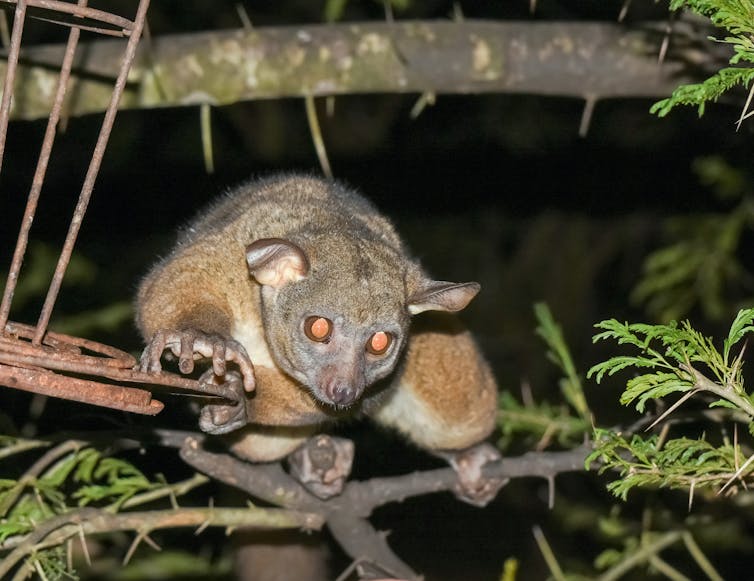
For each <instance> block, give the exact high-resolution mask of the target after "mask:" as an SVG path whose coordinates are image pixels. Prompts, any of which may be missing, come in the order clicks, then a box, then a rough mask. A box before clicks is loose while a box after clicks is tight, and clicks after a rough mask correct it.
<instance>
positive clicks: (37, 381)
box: [0, 363, 164, 415]
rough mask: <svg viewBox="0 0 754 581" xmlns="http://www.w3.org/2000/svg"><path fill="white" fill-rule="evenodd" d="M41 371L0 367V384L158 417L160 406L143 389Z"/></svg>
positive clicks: (0, 365)
mask: <svg viewBox="0 0 754 581" xmlns="http://www.w3.org/2000/svg"><path fill="white" fill-rule="evenodd" d="M62 378H63V376H60V375H57V374H55V373H53V372H51V371H47V370H45V369H35V368H28V367H17V366H8V365H3V364H1V363H0V382H1V383H3V384H4V385H7V386H8V387H12V388H15V389H22V390H24V391H30V392H33V393H41V394H42V395H49V396H52V397H58V398H64V399H70V400H73V401H79V402H82V403H89V404H94V405H97V406H102V407H107V408H112V409H119V410H125V411H129V412H135V413H140V414H147V415H155V414H158V413H159V412H160V411H161V410H162V408H163V407H164V405H163V404H162V402H159V401H157V400H154V399H152V394H151V393H150V392H148V391H145V390H143V389H136V388H132V387H123V386H112V385H107V384H104V383H99V382H96V381H89V380H86V379H78V378H76V377H65V378H64V379H65V381H60V380H61V379H62Z"/></svg>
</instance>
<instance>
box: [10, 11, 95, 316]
mask: <svg viewBox="0 0 754 581" xmlns="http://www.w3.org/2000/svg"><path fill="white" fill-rule="evenodd" d="M86 2H87V0H79V6H82V7H85V6H86ZM80 35H81V31H80V30H79V29H78V28H71V31H70V33H69V34H68V44H67V45H66V47H65V56H64V57H63V64H62V65H61V67H60V77H59V79H58V86H57V89H56V92H55V100H54V101H53V105H52V110H51V111H50V117H49V119H48V121H47V128H46V129H45V136H44V140H43V141H42V148H41V150H40V152H39V159H38V160H37V168H36V170H35V172H34V179H33V180H32V183H31V191H30V192H29V197H28V199H27V201H26V210H25V211H24V217H23V220H22V222H21V230H20V232H19V233H18V238H17V240H16V249H15V251H14V252H13V260H12V262H11V267H10V271H9V272H8V278H7V280H6V283H5V290H4V291H3V299H2V303H0V329H4V328H5V324H6V323H7V322H8V317H9V316H10V308H11V303H12V302H13V295H14V294H15V292H16V284H17V283H18V274H19V272H20V271H21V265H22V264H23V262H24V255H25V254H26V247H27V245H28V243H29V231H30V230H31V225H32V223H33V222H34V214H35V213H36V211H37V204H38V203H39V196H40V194H41V192H42V184H43V183H44V179H45V175H46V173H47V165H48V163H49V161H50V154H51V153H52V146H53V143H54V141H55V133H56V130H57V125H58V121H59V120H60V111H61V110H62V108H63V100H64V99H65V94H66V89H67V86H68V79H69V77H70V76H71V67H72V66H73V57H74V55H75V53H76V46H77V45H78V42H79V36H80Z"/></svg>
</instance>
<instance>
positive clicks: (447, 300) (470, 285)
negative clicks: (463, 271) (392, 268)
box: [407, 280, 481, 315]
mask: <svg viewBox="0 0 754 581" xmlns="http://www.w3.org/2000/svg"><path fill="white" fill-rule="evenodd" d="M480 288H481V287H480V286H479V283H477V282H445V281H441V280H428V281H425V282H424V284H423V286H422V288H421V289H419V290H418V291H416V292H415V293H414V294H412V295H411V296H410V297H409V299H408V302H407V305H408V312H409V313H411V314H412V315H416V314H418V313H423V312H424V311H447V312H451V313H452V312H455V311H460V310H461V309H464V308H465V307H466V305H468V304H469V302H470V301H471V299H473V298H474V297H475V296H476V294H477V293H478V292H479V289H480Z"/></svg>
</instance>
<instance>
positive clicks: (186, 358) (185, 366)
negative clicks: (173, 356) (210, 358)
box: [178, 333, 194, 374]
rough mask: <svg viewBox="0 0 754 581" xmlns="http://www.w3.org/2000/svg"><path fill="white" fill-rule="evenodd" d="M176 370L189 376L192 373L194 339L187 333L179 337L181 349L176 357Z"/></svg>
mask: <svg viewBox="0 0 754 581" xmlns="http://www.w3.org/2000/svg"><path fill="white" fill-rule="evenodd" d="M178 369H180V370H181V373H185V374H189V373H191V372H192V371H194V337H192V336H191V335H189V334H188V333H183V334H182V335H181V349H180V353H179V355H178Z"/></svg>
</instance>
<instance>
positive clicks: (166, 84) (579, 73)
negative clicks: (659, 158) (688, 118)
mask: <svg viewBox="0 0 754 581" xmlns="http://www.w3.org/2000/svg"><path fill="white" fill-rule="evenodd" d="M679 29H680V27H676V32H675V33H674V34H675V36H674V46H675V47H676V48H675V49H674V51H671V54H669V55H668V56H667V57H666V60H665V62H664V64H663V65H662V68H660V66H659V65H658V63H657V54H658V52H659V50H660V45H661V43H662V38H663V35H662V25H657V26H652V25H648V26H647V27H646V28H645V29H644V30H628V29H626V28H625V27H622V26H619V25H615V24H605V23H585V22H513V21H474V20H466V21H463V22H448V21H407V22H367V23H343V24H329V25H309V26H297V27H294V26H290V27H275V28H256V29H251V30H243V29H242V30H226V31H213V32H198V33H191V34H182V35H171V36H164V37H160V38H156V39H155V40H154V42H153V43H152V45H151V47H150V49H149V52H148V51H147V48H146V47H145V46H142V47H141V50H140V52H139V55H138V56H137V59H136V61H135V63H134V67H133V69H132V72H131V75H130V76H129V85H128V88H127V90H126V93H125V95H124V96H123V100H122V103H121V107H122V108H151V107H169V106H185V105H191V104H197V103H209V104H213V105H225V104H230V103H235V102H238V101H244V100H251V99H269V98H280V97H305V96H308V95H315V96H317V95H342V94H355V93H491V92H496V93H532V94H540V95H558V96H570V97H578V98H587V97H588V98H589V99H591V100H592V101H594V100H597V99H605V98H611V97H658V96H666V95H668V94H670V92H671V91H672V90H673V89H674V88H675V87H676V86H677V85H678V84H679V83H681V82H686V81H689V80H691V78H692V77H695V75H694V73H693V71H692V68H696V67H698V68H701V67H703V66H704V65H708V66H709V65H710V64H711V61H712V60H713V57H714V55H713V53H712V52H711V51H714V50H716V48H715V47H714V45H712V44H711V43H708V44H707V45H705V47H704V49H703V50H699V49H698V48H697V47H695V46H694V44H693V43H695V42H698V40H699V38H702V39H703V38H704V35H703V34H698V33H697V32H696V31H693V30H691V31H690V32H688V34H687V37H686V38H685V40H679V39H680V38H684V37H682V36H681V33H680V32H679ZM122 50H123V43H122V42H120V41H95V42H91V43H88V44H85V43H82V46H81V48H80V50H79V51H78V53H77V58H76V62H75V65H74V77H73V79H72V83H73V87H71V89H70V90H69V97H68V103H67V106H66V113H67V115H69V116H78V115H84V114H87V113H94V112H99V111H102V110H104V108H105V107H106V104H107V101H108V99H109V98H110V91H111V85H112V78H114V75H115V71H116V70H117V67H118V64H119V62H120V57H121V52H122ZM62 54H63V47H62V45H50V46H38V47H32V48H28V49H26V50H24V51H23V53H22V59H21V67H20V69H19V75H18V78H17V81H16V87H15V92H14V100H13V106H12V116H13V118H15V119H35V118H39V117H46V116H47V115H48V112H49V110H50V103H51V100H52V98H53V93H54V91H53V90H52V89H53V88H54V87H55V84H56V82H57V69H58V67H59V63H60V62H61V59H62ZM4 71H5V63H4V62H0V76H2V75H4V74H5V73H4Z"/></svg>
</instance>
